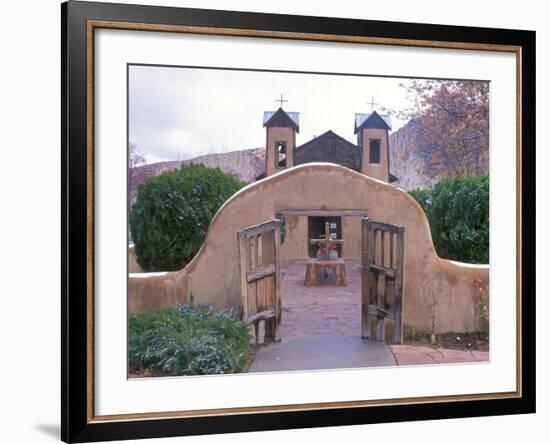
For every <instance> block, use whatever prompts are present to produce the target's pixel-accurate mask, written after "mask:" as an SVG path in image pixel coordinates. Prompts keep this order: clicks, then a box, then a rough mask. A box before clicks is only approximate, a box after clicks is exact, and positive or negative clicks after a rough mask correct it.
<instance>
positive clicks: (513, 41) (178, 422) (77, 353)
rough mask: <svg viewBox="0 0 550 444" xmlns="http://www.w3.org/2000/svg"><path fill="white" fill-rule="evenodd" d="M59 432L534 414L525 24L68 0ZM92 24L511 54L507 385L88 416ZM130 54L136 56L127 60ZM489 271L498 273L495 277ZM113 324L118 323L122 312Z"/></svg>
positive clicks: (531, 47)
mask: <svg viewBox="0 0 550 444" xmlns="http://www.w3.org/2000/svg"><path fill="white" fill-rule="evenodd" d="M61 23H62V28H61V31H62V32H61V35H62V39H61V40H62V42H61V45H62V46H61V55H62V57H61V59H62V66H61V68H62V69H61V72H62V79H61V82H62V96H61V104H62V124H61V134H62V159H61V162H62V164H61V166H62V168H61V171H62V173H61V184H62V245H61V248H62V274H61V283H62V285H61V287H62V294H61V319H62V321H61V333H62V334H61V339H62V366H61V367H62V374H61V387H62V388H61V399H62V411H61V434H62V440H63V441H65V442H90V441H101V440H115V439H140V438H154V437H169V436H183V435H198V434H213V433H231V432H243V431H260V430H280V429H288V428H306V427H324V426H336V425H353V424H371V423H383V422H397V421H415V420H429V419H442V418H461V417H474V416H488V415H509V414H523V413H534V412H535V389H536V388H535V362H536V361H535V298H534V295H535V100H536V95H535V33H534V32H532V31H520V30H505V29H488V28H473V27H461V26H443V25H433V24H431V25H428V24H412V23H397V22H381V21H370V20H356V19H340V18H324V17H305V16H291V15H279V14H264V13H251V12H231V11H214V10H201V9H188V8H169V7H153V6H143V5H122V4H109V3H92V2H79V1H69V2H66V3H63V4H62V6H61ZM99 29H116V30H119V31H128V32H130V31H133V32H134V31H135V32H139V33H142V38H147V35H148V33H150V32H160V33H173V34H174V35H177V34H179V33H187V34H193V35H199V36H202V35H214V36H222V37H224V36H225V37H243V38H253V39H267V38H271V39H277V40H282V41H284V42H289V44H290V43H292V42H296V41H298V42H300V41H301V42H308V41H313V42H328V43H334V44H336V43H338V44H342V45H345V44H352V43H353V44H365V45H379V47H381V48H384V47H386V46H397V47H404V48H409V49H418V50H421V49H426V48H435V49H438V50H441V51H444V50H473V51H480V52H481V53H483V52H486V53H487V54H491V53H501V52H504V53H510V54H514V55H515V60H516V90H515V97H516V107H515V109H516V113H515V117H516V141H515V146H516V153H515V154H516V159H515V161H516V172H515V173H516V176H515V179H516V182H517V184H516V195H515V199H514V200H515V203H516V214H513V215H511V216H510V217H511V218H513V219H515V221H516V238H515V246H516V257H515V270H516V289H515V297H516V319H515V325H514V326H510V328H511V329H512V328H513V329H514V330H515V332H516V344H515V351H516V368H515V377H516V390H514V391H506V392H495V393H464V394H462V395H448V396H438V395H436V396H424V397H396V398H391V399H370V400H360V401H358V400H338V401H331V402H324V403H309V404H278V405H263V406H254V407H235V408H217V409H195V410H187V411H182V410H175V411H163V412H146V411H143V412H135V413H132V414H113V415H96V414H95V406H96V404H97V400H96V399H95V394H96V392H95V390H96V387H97V381H96V380H95V378H94V374H95V364H96V362H95V359H94V357H95V356H96V353H97V352H98V350H97V349H96V345H95V342H94V338H95V336H94V335H95V322H96V321H97V320H96V319H95V315H96V311H95V309H96V307H95V306H94V291H95V288H96V286H97V284H98V282H97V279H99V277H98V276H96V275H95V274H94V266H95V262H94V250H95V243H94V235H95V234H96V229H95V225H94V224H95V219H94V215H95V213H94V205H95V203H96V199H97V198H98V196H97V195H95V193H94V191H95V189H96V187H97V185H98V183H97V181H98V180H101V179H100V178H98V176H97V174H95V173H96V172H95V170H94V161H95V156H94V140H95V136H96V131H97V130H98V128H96V127H95V126H94V122H95V118H96V115H95V111H96V109H95V107H94V97H95V88H96V87H97V85H96V84H95V83H94V73H95V65H94V62H95V58H94V57H95V51H96V49H97V48H95V46H94V34H95V32H97V30H99ZM132 62H136V60H132ZM496 279H497V280H498V279H499V276H496ZM121 322H125V321H122V320H121Z"/></svg>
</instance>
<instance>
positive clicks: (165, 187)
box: [130, 164, 245, 271]
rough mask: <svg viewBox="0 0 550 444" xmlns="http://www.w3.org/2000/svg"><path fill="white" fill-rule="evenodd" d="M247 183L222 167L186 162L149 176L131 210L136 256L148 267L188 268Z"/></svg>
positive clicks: (140, 262) (160, 269) (141, 264)
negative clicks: (210, 230) (222, 210)
mask: <svg viewBox="0 0 550 444" xmlns="http://www.w3.org/2000/svg"><path fill="white" fill-rule="evenodd" d="M244 185H245V183H244V182H241V181H239V180H237V179H235V178H234V177H233V176H231V175H229V174H226V173H224V172H223V171H222V170H220V169H219V168H208V167H206V166H204V165H202V164H201V165H194V164H190V165H184V166H182V167H181V168H180V169H179V170H175V171H167V172H165V173H162V174H161V175H159V176H154V177H151V178H149V179H148V180H147V181H145V182H144V183H143V184H142V185H140V187H139V192H138V196H137V200H136V203H135V204H134V205H133V207H132V209H131V211H130V229H131V231H132V237H133V240H134V243H135V253H136V259H137V262H138V263H139V265H140V267H141V268H142V269H143V270H144V271H173V270H179V269H181V268H183V267H184V266H185V265H186V264H187V263H188V262H189V261H190V260H191V259H192V258H193V257H194V256H195V254H196V253H197V252H198V251H199V248H200V247H201V245H202V243H203V241H204V237H205V235H206V231H207V229H208V225H209V224H210V221H211V220H212V218H213V217H214V215H215V214H216V212H217V211H218V209H219V208H220V207H221V206H222V205H223V203H224V202H225V201H226V200H227V199H228V198H229V197H231V196H232V195H233V194H234V193H235V192H236V191H238V190H239V189H240V188H242V187H243V186H244Z"/></svg>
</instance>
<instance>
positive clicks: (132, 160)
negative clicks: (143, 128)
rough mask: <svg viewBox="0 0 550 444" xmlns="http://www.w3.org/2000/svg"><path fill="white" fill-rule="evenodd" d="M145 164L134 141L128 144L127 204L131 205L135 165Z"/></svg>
mask: <svg viewBox="0 0 550 444" xmlns="http://www.w3.org/2000/svg"><path fill="white" fill-rule="evenodd" d="M144 164H145V156H144V155H143V153H142V152H141V151H140V150H138V148H137V145H136V144H135V143H131V142H130V143H129V144H128V205H129V206H131V202H132V196H131V193H132V190H133V189H134V185H135V182H136V178H137V167H139V166H141V165H144Z"/></svg>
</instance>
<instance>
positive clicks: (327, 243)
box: [309, 222, 344, 260]
mask: <svg viewBox="0 0 550 444" xmlns="http://www.w3.org/2000/svg"><path fill="white" fill-rule="evenodd" d="M309 243H310V244H312V245H315V244H323V245H324V246H325V251H324V253H325V259H326V260H328V259H329V258H330V244H343V243H344V240H343V239H331V238H330V223H329V222H325V238H324V239H310V241H309Z"/></svg>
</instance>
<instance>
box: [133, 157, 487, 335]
mask: <svg viewBox="0 0 550 444" xmlns="http://www.w3.org/2000/svg"><path fill="white" fill-rule="evenodd" d="M283 209H285V210H302V209H308V210H311V209H319V210H363V211H366V212H367V214H368V216H369V218H370V219H372V220H375V221H380V222H386V223H390V224H395V225H399V226H404V227H405V272H404V299H403V309H404V316H403V322H404V327H405V329H414V330H416V331H423V332H434V331H435V332H436V333H441V332H449V331H456V332H468V331H476V330H479V316H478V314H477V308H476V307H477V304H478V301H479V294H480V288H482V289H483V290H484V291H486V292H488V279H489V267H488V266H486V265H481V266H472V265H468V264H460V263H457V262H451V261H447V260H444V259H441V258H439V257H438V256H437V254H436V252H435V249H434V247H433V243H432V239H431V235H430V229H429V226H428V221H427V219H426V216H425V214H424V212H423V210H422V208H421V207H420V206H419V205H418V203H417V202H416V201H415V200H414V199H413V198H412V197H410V196H409V195H408V193H407V192H405V191H403V190H401V189H399V188H396V187H394V186H393V185H389V184H387V183H385V182H382V181H379V180H376V179H372V178H370V177H367V176H365V175H363V174H360V173H357V172H355V171H353V170H350V169H347V168H344V167H341V166H339V165H335V164H325V163H316V164H304V165H299V166H296V167H293V168H289V169H287V170H285V171H283V172H280V173H278V174H275V175H273V176H270V177H267V178H266V179H263V180H261V181H259V182H256V183H253V184H251V185H249V186H247V187H245V188H244V189H242V190H241V191H239V192H238V193H236V194H235V195H234V196H233V197H231V198H230V199H229V200H228V201H227V202H226V203H225V204H224V206H223V207H222V208H221V209H220V210H219V211H218V213H217V214H216V216H215V217H214V219H213V220H212V222H211V224H210V227H209V229H208V232H207V235H206V239H205V242H204V244H203V245H202V247H201V249H200V251H199V252H198V253H197V255H196V256H195V258H194V259H193V260H192V261H191V262H190V263H189V264H188V265H187V266H186V267H185V268H184V269H183V270H181V271H178V272H175V273H173V274H172V273H168V274H167V276H165V277H160V278H159V277H158V276H155V277H153V278H151V279H154V280H155V281H158V282H157V283H156V284H153V283H152V284H151V285H152V286H153V287H154V286H155V285H158V286H159V287H158V288H159V294H158V295H157V294H152V295H151V299H153V300H150V301H149V300H145V299H144V296H143V295H144V293H143V292H144V290H143V288H144V285H145V283H144V282H143V281H142V282H141V283H134V279H140V278H132V277H130V279H129V281H130V282H129V299H130V301H129V307H130V311H131V312H134V311H139V310H141V309H145V308H153V307H154V306H155V305H158V306H165V305H164V304H173V303H175V302H180V303H182V302H185V301H186V300H187V299H188V297H189V295H191V294H192V295H193V297H194V300H195V301H196V302H199V303H207V304H212V305H213V307H214V308H218V309H219V308H225V307H230V306H239V305H240V295H239V287H238V282H239V281H238V258H237V249H236V246H237V244H236V239H237V238H236V236H237V232H238V231H239V230H242V229H243V228H246V227H249V226H251V225H255V224H259V223H261V222H264V221H266V220H269V219H273V218H274V217H275V214H276V213H277V211H279V210H283ZM297 219H298V218H297ZM287 223H289V222H288V221H287ZM302 225H303V224H302ZM305 225H306V226H305V227H302V228H300V230H301V231H303V230H304V229H305V234H306V235H307V223H306V224H305ZM357 226H359V225H357ZM344 229H345V228H344ZM285 243H286V241H285ZM290 251H292V249H291V248H290V247H289V248H287V251H286V253H285V256H286V255H287V254H289V252H290ZM297 251H298V250H297ZM286 258H287V259H288V257H286ZM141 279H143V278H141ZM135 286H137V287H139V288H141V296H139V295H138V294H134V293H135V292H134V287H135ZM282 297H283V298H284V294H283V295H282ZM138 298H141V299H140V300H139V302H135V303H134V301H133V300H134V299H135V300H136V301H137V299H138ZM172 301H173V302H172Z"/></svg>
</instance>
